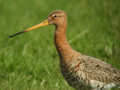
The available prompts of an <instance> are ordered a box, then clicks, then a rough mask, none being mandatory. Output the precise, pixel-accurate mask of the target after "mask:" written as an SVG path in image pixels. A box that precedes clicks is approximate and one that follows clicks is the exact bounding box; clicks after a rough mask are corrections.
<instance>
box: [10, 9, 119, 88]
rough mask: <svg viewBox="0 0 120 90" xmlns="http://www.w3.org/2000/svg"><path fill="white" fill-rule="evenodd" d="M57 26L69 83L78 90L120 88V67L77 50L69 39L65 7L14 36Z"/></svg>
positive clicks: (57, 40)
mask: <svg viewBox="0 0 120 90" xmlns="http://www.w3.org/2000/svg"><path fill="white" fill-rule="evenodd" d="M47 25H54V26H55V32H54V44H55V47H56V50H57V52H58V55H59V58H60V70H61V72H62V75H63V77H64V79H65V80H66V81H67V83H68V84H69V85H70V86H71V87H73V88H74V89H75V90H111V89H112V88H120V70H119V69H117V68H115V67H114V66H112V65H111V64H108V63H107V62H105V61H103V60H100V59H97V58H94V57H91V56H87V55H84V54H82V53H80V52H78V51H76V50H74V49H73V48H72V47H71V46H70V44H69V42H68V40H67V38H66V30H67V15H66V13H65V11H63V10H55V11H53V12H51V13H50V14H49V15H48V17H47V19H46V20H44V21H43V22H41V23H40V24H37V25H34V26H32V27H30V28H27V29H25V30H23V31H20V32H17V33H15V34H13V35H10V36H9V38H12V37H14V36H16V35H19V34H21V33H25V32H29V31H32V30H35V29H36V28H39V27H42V26H47Z"/></svg>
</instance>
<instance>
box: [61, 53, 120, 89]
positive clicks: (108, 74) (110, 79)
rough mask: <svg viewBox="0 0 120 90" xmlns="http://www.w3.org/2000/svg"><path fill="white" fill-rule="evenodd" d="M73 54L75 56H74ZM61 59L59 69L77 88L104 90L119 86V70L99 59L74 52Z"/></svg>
mask: <svg viewBox="0 0 120 90" xmlns="http://www.w3.org/2000/svg"><path fill="white" fill-rule="evenodd" d="M74 55H75V56H74ZM74 55H73V56H72V55H71V57H70V58H61V59H70V60H68V61H69V62H64V61H67V60H61V71H62V73H63V76H64V77H65V79H66V80H67V82H68V83H69V84H70V85H71V86H72V87H74V88H76V89H77V90H79V89H80V90H93V89H97V90H101V89H102V90H104V89H107V88H112V87H120V70H117V69H116V68H114V67H113V66H112V65H110V64H107V63H106V62H103V61H101V60H99V59H96V58H93V57H90V56H86V55H82V54H79V53H77V54H74Z"/></svg>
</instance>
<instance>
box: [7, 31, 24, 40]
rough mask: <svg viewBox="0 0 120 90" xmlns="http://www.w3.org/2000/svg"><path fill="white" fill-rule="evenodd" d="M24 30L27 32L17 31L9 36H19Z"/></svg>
mask: <svg viewBox="0 0 120 90" xmlns="http://www.w3.org/2000/svg"><path fill="white" fill-rule="evenodd" d="M24 32H25V31H20V32H17V33H15V34H12V35H10V36H8V38H12V37H15V36H17V35H19V34H22V33H24Z"/></svg>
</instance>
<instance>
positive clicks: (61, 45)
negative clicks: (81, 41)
mask: <svg viewBox="0 0 120 90" xmlns="http://www.w3.org/2000/svg"><path fill="white" fill-rule="evenodd" d="M66 27H67V23H66V22H65V23H64V24H63V25H56V30H55V46H56V49H57V51H58V53H59V56H60V58H64V57H65V56H66V55H69V53H71V52H72V51H73V50H72V48H71V46H70V45H69V43H68V41H67V39H66Z"/></svg>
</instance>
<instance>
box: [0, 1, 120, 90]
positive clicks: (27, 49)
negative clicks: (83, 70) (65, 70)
mask: <svg viewBox="0 0 120 90" xmlns="http://www.w3.org/2000/svg"><path fill="white" fill-rule="evenodd" d="M119 3H120V1H119V0H58V1H56V0H14V1H12V0H0V90H73V89H72V88H71V87H70V86H69V85H68V84H67V83H66V82H65V80H64V79H63V77H62V74H61V73H60V68H59V57H58V55H57V52H56V49H55V46H54V41H53V40H54V39H53V38H54V30H53V29H54V27H53V26H48V27H42V28H40V29H38V30H36V31H33V32H29V33H25V34H24V35H20V36H17V37H15V38H13V39H8V36H9V35H10V34H13V33H15V32H17V31H21V30H23V29H25V28H27V27H30V26H32V25H34V24H38V23H39V22H41V21H42V20H44V19H45V18H46V17H47V16H48V14H49V13H50V12H51V11H53V10H56V9H62V10H64V11H65V12H66V13H67V15H68V30H67V37H68V40H69V42H70V44H71V46H72V47H73V48H74V49H76V50H77V51H79V52H81V53H83V54H86V55H90V56H94V57H97V58H100V59H102V60H105V61H106V62H108V63H110V64H112V65H113V66H115V67H116V68H118V69H120V26H119V25H120V11H119V8H120V6H119Z"/></svg>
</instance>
